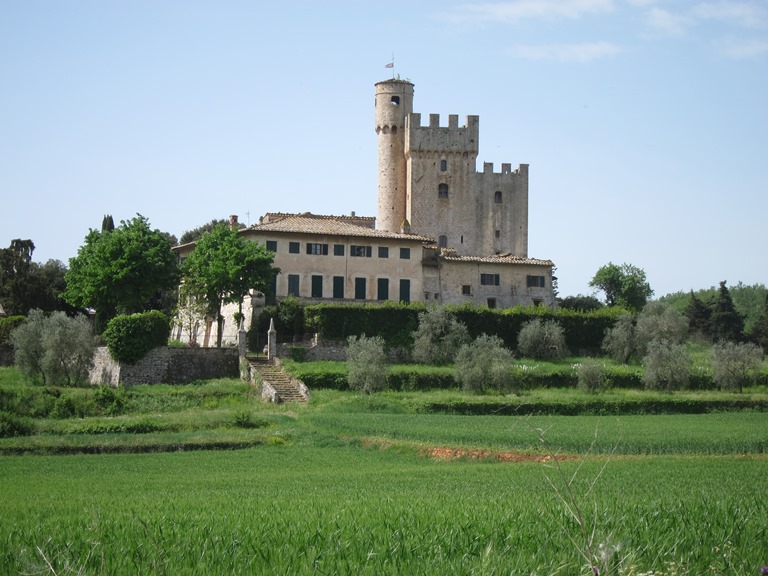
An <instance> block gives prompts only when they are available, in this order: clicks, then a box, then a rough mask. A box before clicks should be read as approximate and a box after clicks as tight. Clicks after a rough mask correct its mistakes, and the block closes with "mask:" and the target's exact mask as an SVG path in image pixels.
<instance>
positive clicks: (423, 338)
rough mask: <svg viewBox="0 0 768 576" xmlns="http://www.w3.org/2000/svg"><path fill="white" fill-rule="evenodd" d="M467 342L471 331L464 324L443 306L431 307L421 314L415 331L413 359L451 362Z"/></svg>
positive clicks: (433, 362)
mask: <svg viewBox="0 0 768 576" xmlns="http://www.w3.org/2000/svg"><path fill="white" fill-rule="evenodd" d="M467 342H469V332H468V331H467V327H466V326H465V325H464V324H462V323H461V322H459V321H458V320H457V319H456V317H455V316H454V315H453V314H451V313H450V312H449V311H448V310H447V309H446V308H445V307H443V306H439V307H435V308H430V309H429V310H427V311H426V312H422V313H421V314H419V327H418V328H417V329H416V331H415V332H414V333H413V359H414V360H415V361H416V362H419V363H421V364H436V365H441V364H449V363H451V362H453V360H454V358H455V357H456V354H458V352H459V349H460V348H461V347H462V346H463V345H464V344H466V343H467Z"/></svg>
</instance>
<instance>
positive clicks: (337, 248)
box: [266, 240, 411, 260]
mask: <svg viewBox="0 0 768 576" xmlns="http://www.w3.org/2000/svg"><path fill="white" fill-rule="evenodd" d="M266 244H267V250H269V251H270V252H275V253H277V240H267V242H266ZM346 249H347V247H346V245H345V244H334V245H333V255H334V256H344V255H345V253H346ZM305 252H306V254H309V255H311V256H328V254H329V252H328V244H321V243H318V242H307V243H306V248H305ZM288 253H289V254H301V242H288ZM349 255H350V256H351V257H355V258H371V257H372V256H373V247H372V246H358V245H355V244H352V245H350V247H349ZM377 255H378V257H379V258H389V247H388V246H379V247H378V248H377ZM410 258H411V249H410V248H400V259H401V260H410Z"/></svg>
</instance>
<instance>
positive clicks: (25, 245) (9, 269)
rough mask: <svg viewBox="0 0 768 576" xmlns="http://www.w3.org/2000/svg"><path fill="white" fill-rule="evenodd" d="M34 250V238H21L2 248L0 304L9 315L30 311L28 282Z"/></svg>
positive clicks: (0, 259) (0, 258)
mask: <svg viewBox="0 0 768 576" xmlns="http://www.w3.org/2000/svg"><path fill="white" fill-rule="evenodd" d="M34 251H35V244H34V243H33V242H32V240H21V239H19V238H17V239H15V240H11V245H10V246H9V247H8V248H2V249H0V304H2V306H3V309H4V310H5V313H6V314H8V315H9V316H17V315H22V314H26V313H27V312H29V309H30V307H29V298H28V296H27V283H28V279H29V272H30V268H31V267H32V253H33V252H34Z"/></svg>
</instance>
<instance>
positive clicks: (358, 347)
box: [347, 335, 387, 394]
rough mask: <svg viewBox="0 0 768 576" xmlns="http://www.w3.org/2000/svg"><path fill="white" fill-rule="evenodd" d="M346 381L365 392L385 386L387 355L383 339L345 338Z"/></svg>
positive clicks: (353, 387) (368, 392) (350, 385)
mask: <svg viewBox="0 0 768 576" xmlns="http://www.w3.org/2000/svg"><path fill="white" fill-rule="evenodd" d="M347 370H348V374H347V382H348V383H349V387H350V388H352V389H353V390H361V391H362V392H365V393H366V394H370V393H371V392H375V391H377V390H384V389H386V387H387V356H386V353H385V351H384V339H383V338H381V337H380V336H374V337H372V338H367V337H366V336H365V335H362V336H359V337H358V336H350V337H349V338H348V339H347Z"/></svg>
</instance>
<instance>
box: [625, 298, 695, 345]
mask: <svg viewBox="0 0 768 576" xmlns="http://www.w3.org/2000/svg"><path fill="white" fill-rule="evenodd" d="M687 335H688V319H687V318H686V317H685V316H684V315H683V314H681V313H680V312H678V311H677V310H675V309H674V308H673V307H672V306H671V305H669V304H666V303H664V302H648V304H646V305H645V306H644V307H643V310H642V311H641V312H640V314H638V315H637V324H636V325H635V350H636V352H637V355H638V356H641V357H642V356H645V353H646V351H647V350H648V344H649V343H650V342H651V341H652V340H667V341H668V342H673V343H675V344H679V343H681V342H683V341H684V340H685V338H686V336H687Z"/></svg>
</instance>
